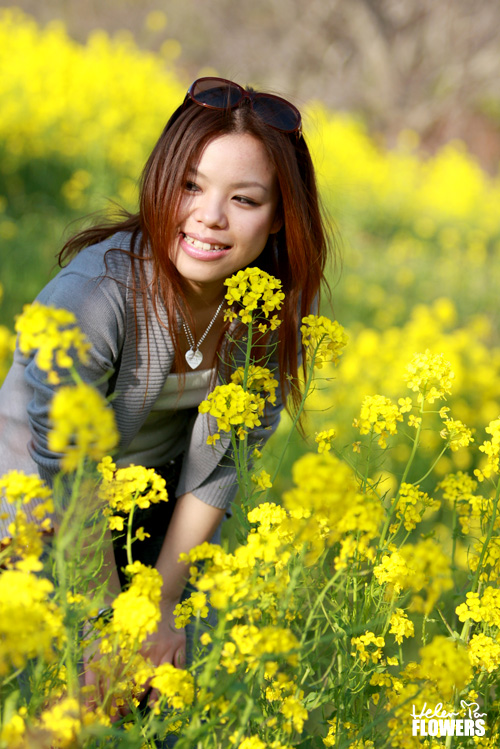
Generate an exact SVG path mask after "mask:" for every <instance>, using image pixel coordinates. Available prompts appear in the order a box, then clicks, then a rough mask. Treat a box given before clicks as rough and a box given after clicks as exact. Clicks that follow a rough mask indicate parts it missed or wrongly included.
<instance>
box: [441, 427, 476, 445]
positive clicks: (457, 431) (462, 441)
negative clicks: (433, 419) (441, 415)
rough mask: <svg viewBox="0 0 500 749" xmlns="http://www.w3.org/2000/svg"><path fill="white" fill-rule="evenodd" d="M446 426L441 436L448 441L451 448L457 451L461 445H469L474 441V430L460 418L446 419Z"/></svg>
mask: <svg viewBox="0 0 500 749" xmlns="http://www.w3.org/2000/svg"><path fill="white" fill-rule="evenodd" d="M443 423H444V428H443V429H442V430H441V432H440V435H441V437H442V438H443V439H444V440H446V441H447V442H448V445H449V446H450V448H451V450H452V451H453V452H456V451H457V450H460V448H461V447H468V446H469V445H470V443H471V442H474V437H473V436H472V430H471V429H469V427H466V426H465V424H464V423H463V422H461V421H460V419H444V422H443Z"/></svg>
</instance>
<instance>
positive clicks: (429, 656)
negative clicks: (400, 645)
mask: <svg viewBox="0 0 500 749" xmlns="http://www.w3.org/2000/svg"><path fill="white" fill-rule="evenodd" d="M419 653H420V664H419V666H418V669H417V671H416V674H415V675H416V676H417V677H418V678H420V679H426V680H428V681H430V682H433V683H434V684H435V685H436V689H437V691H438V693H439V695H440V696H441V697H442V698H443V699H445V700H449V699H451V697H452V696H453V693H454V691H455V690H456V691H457V692H458V693H459V692H460V691H461V690H462V689H463V688H464V687H465V686H466V684H468V683H469V681H470V680H471V678H472V669H471V665H470V662H469V656H468V654H467V650H466V649H465V647H463V646H462V644H461V643H460V642H458V641H457V640H451V639H449V638H448V637H444V636H443V635H436V636H435V637H434V639H433V640H432V642H430V643H429V644H428V645H425V646H424V647H423V648H421V649H420V650H419Z"/></svg>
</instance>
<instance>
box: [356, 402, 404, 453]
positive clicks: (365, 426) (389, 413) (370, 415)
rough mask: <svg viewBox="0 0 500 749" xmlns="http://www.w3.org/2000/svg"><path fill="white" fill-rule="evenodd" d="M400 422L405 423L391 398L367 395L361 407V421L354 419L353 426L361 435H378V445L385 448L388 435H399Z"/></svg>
mask: <svg viewBox="0 0 500 749" xmlns="http://www.w3.org/2000/svg"><path fill="white" fill-rule="evenodd" d="M398 421H403V415H402V413H401V411H400V409H399V408H398V407H397V406H396V405H394V403H392V401H391V400H390V398H385V397H384V396H383V395H367V396H366V397H365V399H364V400H363V403H362V405H361V412H360V414H359V419H354V422H353V426H354V427H356V428H357V429H359V432H360V434H370V432H372V431H373V432H374V433H375V434H378V435H379V438H378V444H379V445H380V447H382V448H385V447H387V437H388V435H389V434H397V424H396V422H398Z"/></svg>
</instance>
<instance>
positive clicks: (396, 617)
mask: <svg viewBox="0 0 500 749" xmlns="http://www.w3.org/2000/svg"><path fill="white" fill-rule="evenodd" d="M390 624H391V628H390V630H389V632H390V634H391V635H394V636H395V639H396V642H397V643H398V644H399V645H400V644H401V643H402V642H403V637H414V636H415V627H414V626H413V622H412V621H410V619H408V617H407V616H406V614H405V612H404V611H403V609H396V611H395V612H394V613H393V614H392V615H391V621H390Z"/></svg>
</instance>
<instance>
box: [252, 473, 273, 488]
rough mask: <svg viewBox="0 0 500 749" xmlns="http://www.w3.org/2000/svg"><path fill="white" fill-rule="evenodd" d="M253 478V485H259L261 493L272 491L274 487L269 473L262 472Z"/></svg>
mask: <svg viewBox="0 0 500 749" xmlns="http://www.w3.org/2000/svg"><path fill="white" fill-rule="evenodd" d="M251 478H252V481H253V483H254V484H257V487H258V488H259V489H260V491H265V489H270V488H271V487H272V483H271V476H270V475H269V474H268V472H267V471H264V470H262V471H261V472H260V473H258V474H253V475H252V477H251Z"/></svg>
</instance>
